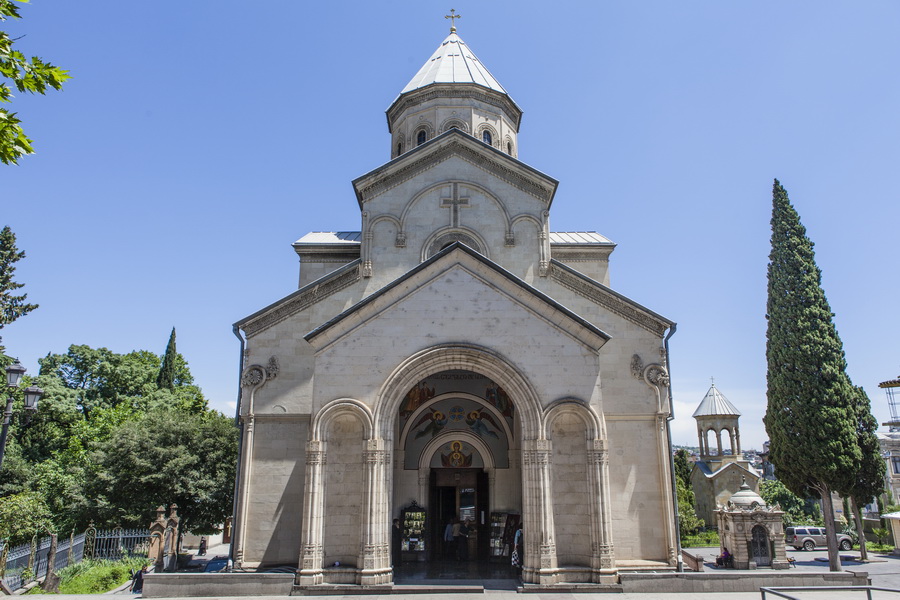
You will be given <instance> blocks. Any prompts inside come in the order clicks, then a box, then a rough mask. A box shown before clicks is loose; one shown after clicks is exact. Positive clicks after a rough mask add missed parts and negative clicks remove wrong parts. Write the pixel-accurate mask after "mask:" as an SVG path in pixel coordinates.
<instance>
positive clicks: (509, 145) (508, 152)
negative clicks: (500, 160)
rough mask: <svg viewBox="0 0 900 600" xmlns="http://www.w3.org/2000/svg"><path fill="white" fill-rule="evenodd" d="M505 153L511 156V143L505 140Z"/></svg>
mask: <svg viewBox="0 0 900 600" xmlns="http://www.w3.org/2000/svg"><path fill="white" fill-rule="evenodd" d="M506 153H507V154H509V155H510V156H512V143H511V142H506Z"/></svg>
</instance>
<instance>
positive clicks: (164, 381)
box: [156, 327, 178, 390]
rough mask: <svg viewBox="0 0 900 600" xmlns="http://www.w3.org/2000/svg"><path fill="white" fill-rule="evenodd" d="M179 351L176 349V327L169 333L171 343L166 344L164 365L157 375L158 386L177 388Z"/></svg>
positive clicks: (160, 387) (169, 388)
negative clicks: (176, 368)
mask: <svg viewBox="0 0 900 600" xmlns="http://www.w3.org/2000/svg"><path fill="white" fill-rule="evenodd" d="M177 356H178V351H177V350H175V328H174V327H173V328H172V333H171V335H169V343H168V345H166V353H165V354H164V355H163V360H162V366H161V367H160V369H159V375H157V376H156V387H158V388H159V389H167V390H174V389H175V359H176V357H177Z"/></svg>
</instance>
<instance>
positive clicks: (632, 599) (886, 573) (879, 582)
mask: <svg viewBox="0 0 900 600" xmlns="http://www.w3.org/2000/svg"><path fill="white" fill-rule="evenodd" d="M690 552H692V553H695V554H700V555H702V556H703V557H704V558H705V560H706V569H707V570H708V571H715V567H714V566H713V562H712V561H713V557H715V555H716V554H717V553H718V548H702V549H701V548H694V549H691V550H690ZM227 554H228V546H217V547H214V548H210V550H209V551H208V552H207V555H206V556H205V557H195V560H196V561H200V562H204V561H206V560H210V559H213V558H215V557H216V556H222V555H225V556H227ZM787 555H788V556H789V557H792V558H794V559H796V562H795V565H796V569H797V570H799V571H827V570H828V553H827V551H824V550H816V551H813V552H805V551H803V550H794V549H792V548H789V549H788V551H787ZM841 557H842V561H841V562H842V565H843V567H844V570H846V571H854V572H860V571H862V572H867V573H869V576H870V578H871V579H872V585H873V586H876V587H885V588H893V589H898V590H900V556H891V555H883V554H870V556H869V559H870V560H869V562H867V563H862V562H860V561H859V551H858V550H853V551H851V552H841ZM469 569H471V567H469ZM473 574H474V573H473ZM398 575H399V573H398ZM456 575H462V573H459V574H456ZM488 576H489V577H497V576H498V574H497V573H492V574H491V575H488ZM476 577H477V575H476ZM429 579H430V578H429ZM408 580H409V582H410V583H417V582H416V581H415V580H414V578H409V579H408ZM465 583H483V584H484V585H485V591H484V593H483V594H440V595H439V596H438V598H436V597H435V594H403V595H383V596H382V595H378V596H364V597H362V596H358V595H353V596H337V595H334V596H322V597H321V598H323V600H361V598H365V599H366V600H613V599H618V600H690V599H692V598H703V599H704V600H706V599H710V600H711V599H712V598H716V599H717V600H718V599H721V600H761V597H762V596H761V594H760V593H759V592H735V593H729V594H722V593H715V594H713V593H710V594H699V593H698V594H685V593H663V594H660V593H648V594H600V593H596V594H595V593H578V594H571V593H550V592H542V593H534V594H526V595H523V594H517V593H516V592H515V591H514V590H512V589H510V588H511V587H512V586H511V585H503V580H501V579H491V580H490V581H487V580H485V581H481V582H479V581H478V580H477V579H474V578H473V579H469V578H468V577H466V580H465ZM118 593H119V594H128V592H127V591H119V592H118ZM792 594H793V595H795V596H796V597H797V598H801V599H802V600H855V599H857V598H858V599H859V600H868V598H867V596H866V593H865V591H861V590H859V591H855V592H846V591H840V592H827V591H815V592H792ZM54 598H57V599H59V600H87V599H88V598H91V597H90V596H67V595H57V596H54ZM256 598H257V599H258V600H284V597H283V596H257V597H256ZM776 598H777V597H776V596H772V595H769V596H767V599H771V600H776ZM871 598H872V600H888V599H891V600H900V593H890V592H878V591H875V592H872V596H871ZM191 600H201V599H196V598H194V599H191ZM205 600H220V598H219V597H210V598H207V599H205Z"/></svg>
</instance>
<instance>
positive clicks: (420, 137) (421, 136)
mask: <svg viewBox="0 0 900 600" xmlns="http://www.w3.org/2000/svg"><path fill="white" fill-rule="evenodd" d="M424 143H425V130H424V129H423V130H422V131H420V132H419V134H418V135H417V136H416V146H421V145H422V144H424Z"/></svg>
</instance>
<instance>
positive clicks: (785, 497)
mask: <svg viewBox="0 0 900 600" xmlns="http://www.w3.org/2000/svg"><path fill="white" fill-rule="evenodd" d="M759 495H760V496H761V497H762V499H763V500H765V501H766V504H768V505H769V506H774V505H776V504H777V505H778V506H780V507H781V510H783V511H784V515H783V516H782V521H783V522H784V526H785V527H790V526H792V525H806V524H810V525H814V524H817V523H821V521H822V513H821V511H820V510H819V503H818V502H816V501H815V500H814V499H809V498H807V499H804V498H801V497H799V496H798V495H797V494H795V493H793V492H792V491H791V490H789V489H787V488H786V487H785V485H784V484H783V483H781V482H780V481H778V480H777V479H773V480H762V481H760V483H759Z"/></svg>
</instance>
